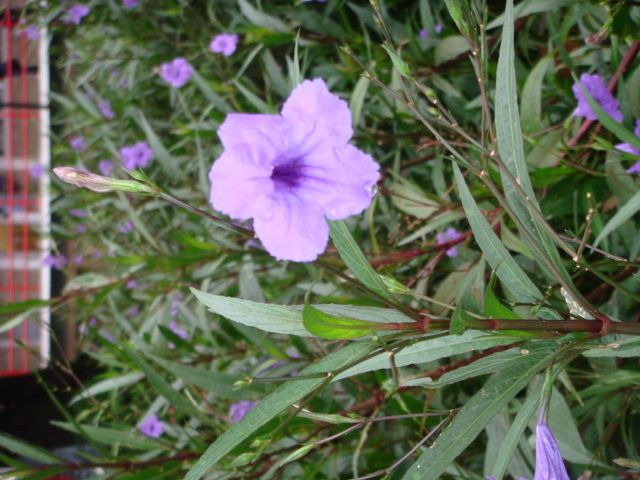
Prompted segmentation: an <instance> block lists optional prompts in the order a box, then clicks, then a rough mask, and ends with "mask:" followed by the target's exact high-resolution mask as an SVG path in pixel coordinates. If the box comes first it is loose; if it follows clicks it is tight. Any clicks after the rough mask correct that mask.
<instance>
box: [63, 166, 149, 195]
mask: <svg viewBox="0 0 640 480" xmlns="http://www.w3.org/2000/svg"><path fill="white" fill-rule="evenodd" d="M53 173H55V174H56V175H57V176H58V178H60V180H62V181H63V182H67V183H70V184H72V185H76V186H78V187H83V188H88V189H89V190H93V191H94V192H101V193H102V192H113V191H116V190H119V191H123V192H133V193H146V194H151V195H155V194H157V193H158V192H157V191H156V190H155V189H154V188H153V187H151V186H150V185H146V184H144V183H140V182H137V181H135V180H118V179H117V178H111V177H103V176H102V175H96V174H95V173H88V172H83V171H81V170H78V169H75V168H73V167H57V168H54V169H53Z"/></svg>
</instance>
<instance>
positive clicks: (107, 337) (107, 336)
mask: <svg viewBox="0 0 640 480" xmlns="http://www.w3.org/2000/svg"><path fill="white" fill-rule="evenodd" d="M98 335H100V336H101V337H102V338H104V339H105V340H106V341H107V342H109V343H116V339H115V338H113V335H111V334H110V333H109V332H107V331H106V330H100V331H99V332H98Z"/></svg>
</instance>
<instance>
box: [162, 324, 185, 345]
mask: <svg viewBox="0 0 640 480" xmlns="http://www.w3.org/2000/svg"><path fill="white" fill-rule="evenodd" d="M169 330H171V331H172V332H173V333H175V334H176V335H177V336H179V337H180V338H181V339H183V340H186V339H187V338H189V334H188V333H187V331H186V330H182V329H181V328H178V325H177V324H176V322H174V321H171V322H169ZM167 347H169V348H170V349H171V350H173V349H174V348H176V346H175V344H174V343H173V342H169V343H168V344H167Z"/></svg>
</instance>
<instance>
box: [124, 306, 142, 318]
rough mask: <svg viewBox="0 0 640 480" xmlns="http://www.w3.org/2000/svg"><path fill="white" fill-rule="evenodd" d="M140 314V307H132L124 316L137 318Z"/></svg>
mask: <svg viewBox="0 0 640 480" xmlns="http://www.w3.org/2000/svg"><path fill="white" fill-rule="evenodd" d="M139 314H140V307H133V308H132V309H131V310H129V311H128V312H127V313H126V315H127V316H129V317H137V316H138V315H139Z"/></svg>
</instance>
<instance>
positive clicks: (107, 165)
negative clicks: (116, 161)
mask: <svg viewBox="0 0 640 480" xmlns="http://www.w3.org/2000/svg"><path fill="white" fill-rule="evenodd" d="M98 169H99V170H100V173H102V174H103V175H105V176H108V175H109V174H110V173H111V170H113V162H112V161H111V160H107V159H103V160H100V161H99V162H98Z"/></svg>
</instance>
